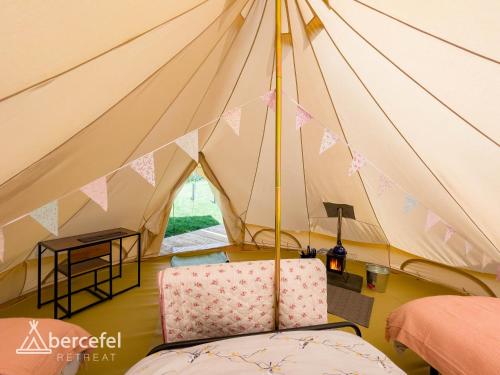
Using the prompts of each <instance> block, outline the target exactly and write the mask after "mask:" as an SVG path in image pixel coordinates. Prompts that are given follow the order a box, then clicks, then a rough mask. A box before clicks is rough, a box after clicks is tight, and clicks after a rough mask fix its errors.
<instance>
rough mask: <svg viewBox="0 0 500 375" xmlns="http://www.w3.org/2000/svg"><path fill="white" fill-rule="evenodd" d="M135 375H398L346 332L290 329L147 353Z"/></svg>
mask: <svg viewBox="0 0 500 375" xmlns="http://www.w3.org/2000/svg"><path fill="white" fill-rule="evenodd" d="M139 374H142V375H144V374H183V375H184V374H186V375H189V374H209V375H217V374H242V375H250V374H287V375H299V374H300V375H303V374H308V375H309V374H318V375H319V374H321V375H351V374H358V375H361V374H366V375H378V374H404V372H403V371H402V370H401V369H399V368H398V367H397V366H396V365H395V364H394V363H393V362H392V361H391V360H390V359H389V358H387V357H386V356H385V354H383V353H382V352H380V351H379V350H378V349H376V348H375V347H373V346H372V345H370V344H369V343H367V342H366V341H364V340H363V339H361V338H359V337H357V336H355V335H352V334H350V333H346V332H342V331H337V330H330V331H290V332H282V333H274V334H262V335H255V336H247V337H240V338H234V339H227V340H221V341H217V342H213V343H209V344H203V345H198V346H194V347H190V348H185V349H178V350H167V351H161V352H157V353H155V354H153V355H150V356H148V357H146V358H144V359H143V360H141V361H140V362H138V363H137V364H136V365H135V366H133V367H132V368H131V369H130V370H129V371H128V372H127V375H139Z"/></svg>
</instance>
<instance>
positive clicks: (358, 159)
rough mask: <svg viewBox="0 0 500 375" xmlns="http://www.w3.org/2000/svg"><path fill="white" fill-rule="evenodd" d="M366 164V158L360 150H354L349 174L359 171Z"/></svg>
mask: <svg viewBox="0 0 500 375" xmlns="http://www.w3.org/2000/svg"><path fill="white" fill-rule="evenodd" d="M365 164H366V158H365V157H364V156H363V155H362V154H361V153H359V152H357V151H354V152H353V155H352V162H351V167H350V168H349V171H348V173H347V174H348V175H349V176H352V175H353V174H354V173H356V172H357V171H359V170H360V169H361V168H363V167H364V165H365Z"/></svg>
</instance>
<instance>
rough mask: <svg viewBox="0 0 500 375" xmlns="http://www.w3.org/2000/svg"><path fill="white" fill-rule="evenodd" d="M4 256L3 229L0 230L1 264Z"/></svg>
mask: <svg viewBox="0 0 500 375" xmlns="http://www.w3.org/2000/svg"><path fill="white" fill-rule="evenodd" d="M4 254H5V237H4V234H3V229H2V228H0V262H3V259H4V258H3V256H4Z"/></svg>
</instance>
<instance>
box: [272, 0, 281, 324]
mask: <svg viewBox="0 0 500 375" xmlns="http://www.w3.org/2000/svg"><path fill="white" fill-rule="evenodd" d="M275 43H276V48H275V50H276V145H275V196H274V204H275V207H274V209H275V213H274V233H275V234H274V243H275V249H276V251H275V256H274V282H275V291H274V293H275V309H274V312H275V317H274V321H275V327H276V329H279V323H280V318H279V314H280V277H281V276H280V259H281V110H282V100H281V62H282V58H281V0H276V35H275Z"/></svg>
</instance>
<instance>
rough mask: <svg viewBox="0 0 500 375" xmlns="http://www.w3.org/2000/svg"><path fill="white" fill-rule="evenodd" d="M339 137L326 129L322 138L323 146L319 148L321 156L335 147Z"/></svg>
mask: <svg viewBox="0 0 500 375" xmlns="http://www.w3.org/2000/svg"><path fill="white" fill-rule="evenodd" d="M338 140H339V137H338V136H337V135H336V134H335V133H334V132H332V131H331V130H330V129H327V128H325V130H324V132H323V138H321V146H320V147H319V154H320V155H321V154H322V153H323V152H325V151H326V150H328V149H329V148H331V147H333V146H335V144H336V143H337V141H338Z"/></svg>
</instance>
